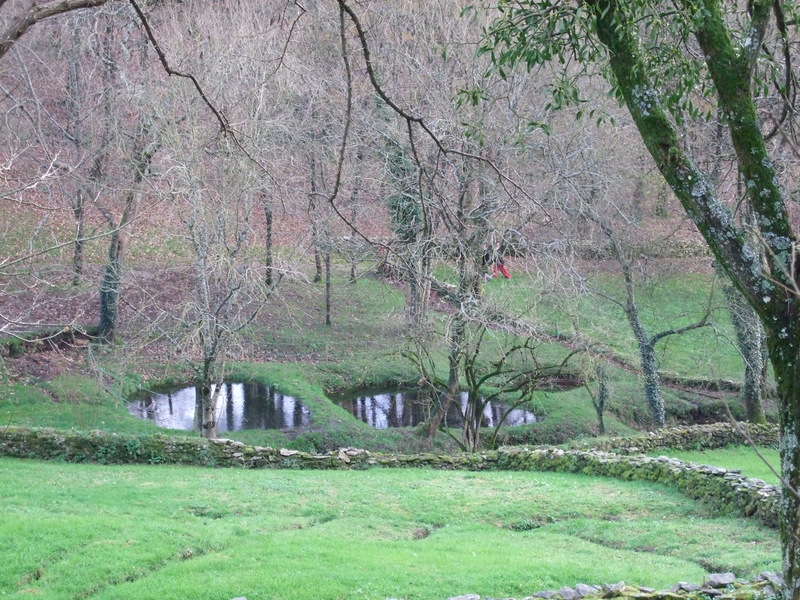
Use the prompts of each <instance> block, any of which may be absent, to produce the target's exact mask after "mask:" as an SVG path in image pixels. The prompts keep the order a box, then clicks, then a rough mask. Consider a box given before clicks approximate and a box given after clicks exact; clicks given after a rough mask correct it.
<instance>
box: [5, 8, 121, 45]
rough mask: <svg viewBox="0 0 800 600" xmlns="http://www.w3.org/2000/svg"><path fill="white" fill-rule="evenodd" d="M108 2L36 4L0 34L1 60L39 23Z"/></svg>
mask: <svg viewBox="0 0 800 600" xmlns="http://www.w3.org/2000/svg"><path fill="white" fill-rule="evenodd" d="M106 2H108V0H58V1H56V2H49V3H47V4H43V5H38V4H34V5H33V6H31V7H30V9H28V12H26V13H25V14H23V15H20V16H18V17H16V18H14V19H12V20H11V22H10V23H9V24H8V25H7V26H6V28H5V30H4V31H3V32H2V33H0V58H3V56H4V55H5V54H6V53H7V52H8V51H9V50H10V49H11V47H12V46H13V45H14V44H15V43H16V41H17V40H19V39H20V38H21V37H22V36H23V35H25V34H26V33H27V32H28V30H29V29H30V28H31V27H33V26H34V25H36V23H38V22H39V21H44V20H45V19H49V18H50V17H55V16H57V15H61V14H64V13H68V12H71V11H73V10H80V9H81V8H96V7H98V6H102V5H103V4H105V3H106ZM3 4H5V0H0V7H2V6H3Z"/></svg>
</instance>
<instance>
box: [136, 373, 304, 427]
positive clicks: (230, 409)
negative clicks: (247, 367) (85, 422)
mask: <svg viewBox="0 0 800 600" xmlns="http://www.w3.org/2000/svg"><path fill="white" fill-rule="evenodd" d="M222 385H223V390H222V393H221V394H220V395H219V400H218V404H217V431H241V430H243V429H300V428H302V427H306V426H308V425H309V424H310V422H311V413H310V411H309V410H308V408H306V407H305V406H303V404H302V403H301V402H300V401H299V400H297V399H296V398H292V397H291V396H286V395H284V394H281V393H280V392H279V391H277V390H275V389H274V388H272V387H269V386H265V385H262V384H260V383H223V384H222ZM199 394H200V392H199V388H198V387H196V386H193V385H190V386H182V387H179V388H177V389H176V388H175V387H171V388H161V389H160V391H158V390H156V391H150V392H146V393H142V394H140V395H139V396H137V397H136V398H134V399H133V400H131V401H129V402H128V412H129V413H130V414H132V415H134V416H135V417H139V418H140V419H148V420H150V421H152V422H153V423H155V424H156V425H158V426H159V427H164V428H167V429H184V430H193V429H199V427H198V424H197V422H196V421H195V415H197V414H199V410H197V402H198V398H199Z"/></svg>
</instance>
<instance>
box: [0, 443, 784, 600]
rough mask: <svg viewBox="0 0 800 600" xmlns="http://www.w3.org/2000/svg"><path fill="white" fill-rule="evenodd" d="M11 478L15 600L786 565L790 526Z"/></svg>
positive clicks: (401, 492)
mask: <svg viewBox="0 0 800 600" xmlns="http://www.w3.org/2000/svg"><path fill="white" fill-rule="evenodd" d="M0 473H2V477H0V498H2V502H3V506H4V512H3V515H2V516H0V521H2V526H0V541H2V544H3V547H4V548H5V549H6V552H5V555H6V556H7V560H5V561H3V564H2V565H0V593H2V594H4V595H6V596H7V597H10V598H15V597H19V598H22V597H30V596H31V595H38V596H40V597H47V598H54V599H58V598H88V597H92V598H98V599H104V598H115V599H119V600H124V599H127V598H131V599H133V598H136V599H141V598H163V599H169V598H176V599H177V598H196V599H203V598H208V599H212V598H228V597H230V598H232V597H236V596H246V597H247V598H248V599H249V600H257V599H267V598H269V599H287V600H288V599H292V600H295V599H296V600H301V599H318V598H341V599H355V598H375V599H384V598H391V597H397V598H423V599H441V598H446V597H449V596H452V595H457V594H461V593H477V594H480V595H482V596H493V597H509V596H514V597H522V596H525V595H529V594H530V593H532V592H535V591H538V590H542V589H551V588H558V587H560V586H562V585H575V583H577V582H585V583H606V582H615V581H619V580H624V581H626V582H628V583H640V584H642V585H648V586H652V587H667V586H669V585H671V584H672V583H674V582H675V581H678V580H686V581H697V582H699V581H701V580H702V579H703V576H704V574H705V573H707V572H710V571H720V570H733V571H734V572H735V573H736V574H737V575H739V576H742V577H750V576H753V575H754V574H755V573H757V572H758V571H761V570H764V569H777V568H778V567H779V564H778V563H779V558H778V554H779V550H778V548H779V546H778V539H777V533H776V532H773V531H766V530H763V529H762V528H760V527H758V526H757V525H755V524H754V523H750V522H747V521H742V520H740V519H720V518H714V517H713V516H712V515H710V514H708V512H707V511H706V509H705V508H704V507H703V506H701V505H697V504H696V503H694V502H692V501H690V500H687V499H685V498H683V497H681V496H680V495H678V494H677V493H675V492H673V491H672V490H669V489H665V488H663V487H661V486H657V485H652V484H643V483H631V482H625V483H624V482H616V481H609V480H604V479H597V478H590V477H585V476H577V475H564V474H552V473H484V472H481V473H469V472H466V473H465V472H461V473H453V472H438V471H427V470H391V471H383V470H370V471H360V472H304V471H280V472H275V471H229V470H223V471H215V470H203V469H195V468H174V467H163V466H161V467H98V466H91V465H72V464H59V463H36V462H32V461H22V460H12V459H2V460H0ZM576 557H579V559H577V558H576Z"/></svg>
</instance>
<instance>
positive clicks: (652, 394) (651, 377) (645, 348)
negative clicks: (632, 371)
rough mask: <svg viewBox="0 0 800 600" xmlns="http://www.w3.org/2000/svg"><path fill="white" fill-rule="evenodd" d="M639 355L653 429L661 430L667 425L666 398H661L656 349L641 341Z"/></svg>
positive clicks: (645, 341)
mask: <svg viewBox="0 0 800 600" xmlns="http://www.w3.org/2000/svg"><path fill="white" fill-rule="evenodd" d="M639 354H640V355H641V358H642V374H643V375H644V392H645V397H646V398H647V404H648V405H649V406H650V415H651V416H652V418H653V427H655V428H656V429H660V428H662V427H664V424H665V415H664V398H663V397H662V396H661V378H660V377H659V376H658V368H657V367H656V353H655V348H654V347H653V345H652V344H651V343H649V342H648V341H647V340H639Z"/></svg>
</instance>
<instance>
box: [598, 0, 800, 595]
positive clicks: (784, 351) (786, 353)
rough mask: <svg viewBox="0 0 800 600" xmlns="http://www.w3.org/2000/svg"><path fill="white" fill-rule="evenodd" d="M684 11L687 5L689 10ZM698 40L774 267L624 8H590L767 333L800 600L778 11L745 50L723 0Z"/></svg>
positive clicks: (670, 174)
mask: <svg viewBox="0 0 800 600" xmlns="http://www.w3.org/2000/svg"><path fill="white" fill-rule="evenodd" d="M679 4H681V3H679ZM686 4H687V6H686V9H687V10H691V12H693V13H696V15H697V18H696V20H695V22H694V27H695V30H694V32H693V33H694V36H695V39H696V40H697V42H698V44H699V46H700V49H701V51H702V53H703V55H704V57H705V61H706V68H707V71H708V75H709V77H710V79H711V80H712V81H713V84H714V87H715V92H716V98H717V101H718V104H719V108H720V110H722V112H723V114H725V115H726V117H727V122H728V127H729V133H730V139H731V143H732V145H733V148H734V150H735V153H736V160H737V164H738V167H739V171H740V172H741V174H742V176H743V177H744V181H745V187H746V190H747V196H748V200H749V202H750V205H751V207H752V210H753V213H754V216H755V220H756V222H757V224H758V229H759V236H758V237H759V241H760V243H762V244H763V245H764V246H765V253H764V255H765V256H766V257H767V260H766V261H762V260H761V258H760V257H761V256H762V253H761V252H758V251H757V249H754V248H753V247H752V246H751V245H750V243H749V240H748V236H747V235H746V232H744V231H743V230H742V229H741V228H740V227H737V225H736V223H735V221H734V220H733V218H732V216H731V214H730V212H729V211H728V210H727V208H726V207H725V205H724V204H722V203H721V202H720V201H719V200H718V199H717V198H716V196H715V192H714V189H713V187H712V186H711V185H710V184H709V183H708V179H707V177H706V176H705V174H704V173H703V172H702V171H700V170H699V169H698V168H697V167H696V165H695V164H694V162H693V161H692V160H691V157H690V156H688V155H687V154H686V153H685V152H684V150H683V149H682V145H681V143H680V140H679V136H678V135H677V132H676V129H675V127H674V126H673V123H672V121H670V119H669V118H668V117H667V115H666V113H665V112H664V108H663V107H662V105H661V104H660V97H659V94H658V91H657V89H656V87H655V86H654V85H653V84H652V83H651V81H650V79H649V77H648V75H647V74H648V70H647V69H646V68H645V66H644V64H643V62H642V56H643V55H642V51H641V48H640V46H639V41H638V40H639V38H638V37H637V33H636V31H635V30H634V29H633V28H630V27H628V26H625V25H623V24H622V23H621V20H622V19H623V17H620V16H619V15H618V14H617V11H618V9H619V6H620V5H619V4H618V2H617V0H586V5H587V6H588V7H590V8H591V9H592V11H593V13H594V16H595V18H596V26H597V34H598V38H599V39H600V41H601V42H602V43H603V44H604V45H605V46H606V48H607V49H608V57H609V58H608V60H609V63H610V66H611V69H612V71H613V73H614V76H615V78H616V81H617V84H618V86H619V90H620V92H621V94H622V96H623V98H624V100H625V104H626V105H627V107H628V109H629V111H630V114H631V116H632V117H633V120H634V122H635V124H636V126H637V128H638V130H639V133H640V135H641V137H642V140H643V141H644V143H645V145H646V146H647V149H648V151H649V152H650V154H651V155H652V157H653V159H654V160H655V162H656V165H657V166H658V168H659V170H660V171H661V173H662V174H663V176H664V178H665V179H666V180H667V182H668V183H669V185H670V187H672V189H673V191H674V192H675V195H676V196H677V198H678V199H679V201H680V202H681V204H682V205H683V207H684V209H685V211H686V213H687V214H688V215H689V217H690V218H691V219H692V220H693V221H694V222H695V223H696V225H697V227H698V229H699V230H700V232H701V233H702V235H703V237H704V238H705V240H706V242H707V243H708V245H709V247H710V249H711V251H712V252H713V254H714V256H715V258H716V260H717V262H718V263H719V264H720V266H721V267H722V268H723V270H724V271H725V273H726V274H727V275H728V277H729V278H730V279H731V281H732V282H733V284H734V285H735V286H736V287H737V289H738V290H739V291H740V292H741V293H742V294H743V295H744V297H745V298H746V299H747V302H748V304H750V306H752V307H753V309H754V310H755V311H756V313H757V314H758V315H759V318H760V319H761V322H762V323H763V325H764V328H765V330H766V332H767V344H768V348H769V356H770V361H771V364H772V367H773V370H774V373H775V380H776V386H777V391H778V400H779V405H780V426H781V442H780V449H781V467H782V479H783V483H782V492H783V500H782V503H781V542H782V547H783V574H784V579H785V590H784V593H785V596H786V597H787V598H791V599H792V600H800V500H799V499H798V492H797V490H800V297H799V295H798V282H797V275H798V274H797V273H796V272H795V271H794V268H795V267H794V264H795V258H796V255H797V246H796V238H795V234H794V232H793V230H792V226H791V221H790V219H789V215H788V211H787V207H786V203H785V200H784V197H783V195H782V193H781V190H780V189H779V187H778V183H777V181H778V180H777V174H776V172H775V168H774V167H773V164H772V161H771V159H770V157H769V155H768V153H767V150H766V144H765V140H764V135H763V133H762V132H761V130H760V127H759V119H758V115H757V111H756V108H755V104H754V102H753V100H752V93H751V77H752V72H753V65H754V61H755V60H756V58H757V55H758V53H759V51H760V47H761V41H762V40H763V36H764V35H765V30H766V27H767V25H768V22H769V16H770V13H771V11H772V9H773V5H774V2H772V1H769V2H766V1H764V0H755V1H754V2H751V3H750V14H749V16H750V20H751V29H750V32H749V33H748V35H750V36H751V38H752V39H751V40H750V43H749V44H747V45H745V46H743V47H739V46H737V45H736V44H734V42H733V39H732V37H731V33H730V31H729V30H728V21H727V20H726V18H725V15H724V14H723V11H722V6H721V5H720V3H719V0H701V2H700V3H699V4H700V11H701V12H697V11H696V8H697V7H695V6H689V4H690V3H689V2H688V0H686Z"/></svg>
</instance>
